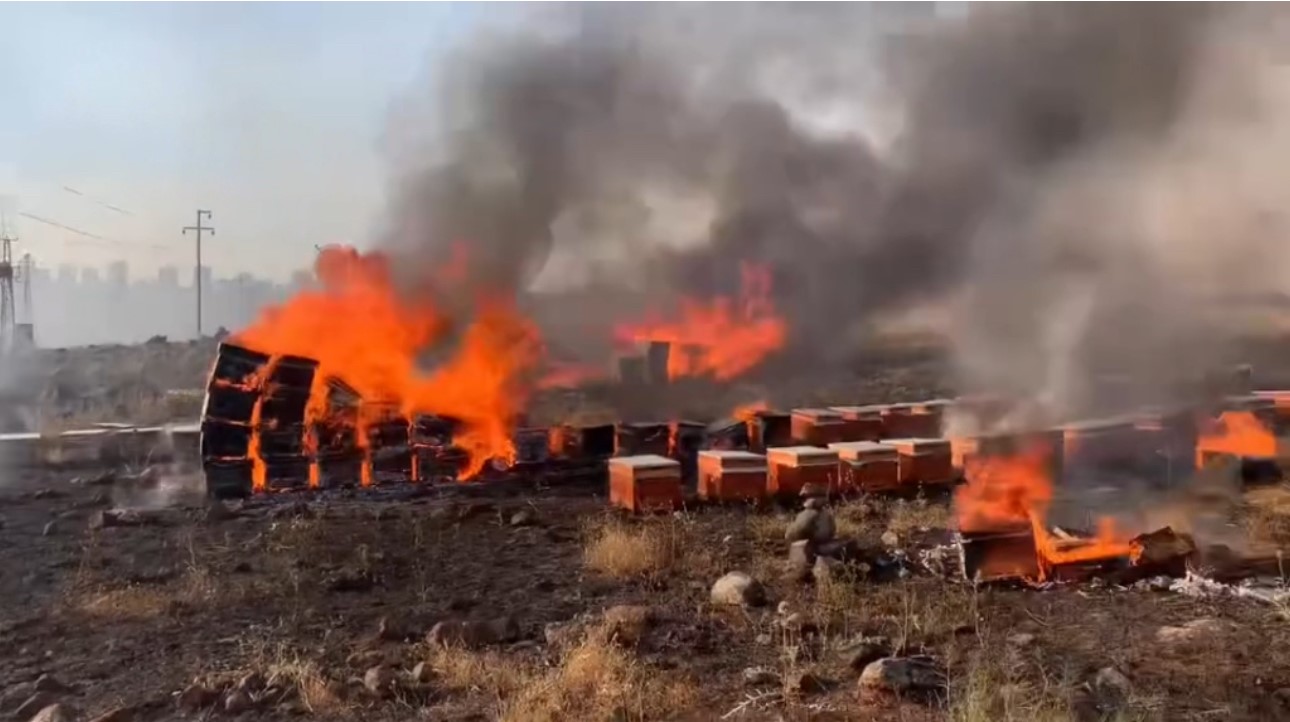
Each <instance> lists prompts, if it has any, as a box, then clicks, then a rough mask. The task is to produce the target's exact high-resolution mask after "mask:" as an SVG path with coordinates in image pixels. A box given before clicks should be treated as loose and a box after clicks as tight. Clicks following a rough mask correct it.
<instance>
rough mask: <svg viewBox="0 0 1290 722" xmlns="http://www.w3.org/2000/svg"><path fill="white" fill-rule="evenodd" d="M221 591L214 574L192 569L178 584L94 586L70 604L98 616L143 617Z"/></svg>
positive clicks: (195, 602) (192, 603) (206, 599)
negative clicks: (105, 587)
mask: <svg viewBox="0 0 1290 722" xmlns="http://www.w3.org/2000/svg"><path fill="white" fill-rule="evenodd" d="M221 593H222V590H221V588H220V585H219V584H218V583H217V582H216V580H215V578H214V577H213V576H212V574H211V573H210V572H209V571H208V570H206V569H204V568H197V569H189V570H188V571H187V572H185V574H184V575H183V577H182V578H181V579H180V580H179V581H178V582H175V583H171V584H165V585H153V584H131V585H129V586H125V587H118V588H115V589H103V588H101V587H100V588H95V589H91V590H88V591H84V592H80V593H76V594H73V596H72V598H71V599H70V603H69V606H70V607H71V608H72V609H74V610H76V611H79V612H82V613H84V614H88V615H91V616H95V617H103V618H105V619H114V620H142V619H153V618H155V617H158V616H161V615H164V614H170V613H173V612H176V611H178V610H180V609H182V608H184V607H186V606H187V607H195V606H199V605H202V604H206V603H209V602H210V601H211V600H213V599H214V598H215V597H216V596H217V595H220V594H221Z"/></svg>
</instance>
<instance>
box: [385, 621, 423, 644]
mask: <svg viewBox="0 0 1290 722" xmlns="http://www.w3.org/2000/svg"><path fill="white" fill-rule="evenodd" d="M411 627H412V625H411V624H409V623H408V621H407V620H405V619H394V618H391V617H389V616H384V617H381V620H380V621H379V622H377V625H376V637H377V639H381V640H384V641H386V642H404V641H408V640H411V639H415V638H416V637H419V636H421V633H420V632H419V631H417V630H414V629H412V628H411ZM422 629H425V627H422Z"/></svg>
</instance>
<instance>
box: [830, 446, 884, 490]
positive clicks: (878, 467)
mask: <svg viewBox="0 0 1290 722" xmlns="http://www.w3.org/2000/svg"><path fill="white" fill-rule="evenodd" d="M829 448H830V449H831V450H833V451H836V452H838V491H839V492H841V493H851V492H857V491H859V492H864V493H866V494H877V493H882V492H887V491H895V490H896V489H898V488H899V487H900V452H899V451H897V450H896V447H894V446H891V445H890V444H880V443H878V442H874V441H844V442H840V443H835V444H829Z"/></svg>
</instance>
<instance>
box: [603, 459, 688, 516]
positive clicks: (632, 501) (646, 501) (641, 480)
mask: <svg viewBox="0 0 1290 722" xmlns="http://www.w3.org/2000/svg"><path fill="white" fill-rule="evenodd" d="M682 502H683V495H682V490H681V464H680V462H678V461H676V460H675V459H669V458H667V457H665V456H657V455H654V454H646V455H643V456H619V457H616V458H613V459H610V461H609V503H611V504H613V505H614V506H619V507H622V508H624V509H627V510H628V511H632V512H646V511H672V510H673V509H678V508H680V506H681V504H682Z"/></svg>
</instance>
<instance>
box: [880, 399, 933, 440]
mask: <svg viewBox="0 0 1290 722" xmlns="http://www.w3.org/2000/svg"><path fill="white" fill-rule="evenodd" d="M882 426H883V436H884V437H885V438H888V439H935V438H937V437H939V436H940V435H941V415H940V413H939V412H931V411H926V410H920V409H918V408H917V407H916V405H915V404H892V405H891V406H888V407H887V408H886V409H884V410H883V412H882Z"/></svg>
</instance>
